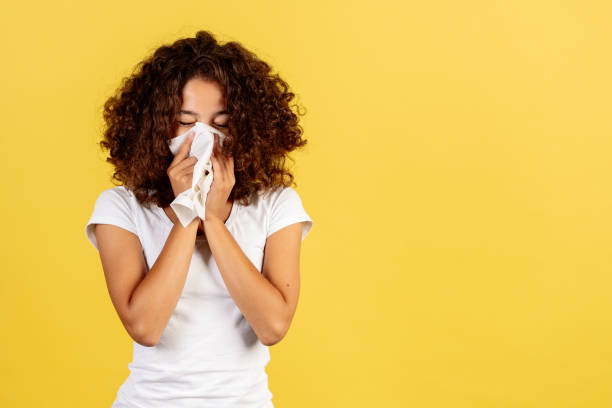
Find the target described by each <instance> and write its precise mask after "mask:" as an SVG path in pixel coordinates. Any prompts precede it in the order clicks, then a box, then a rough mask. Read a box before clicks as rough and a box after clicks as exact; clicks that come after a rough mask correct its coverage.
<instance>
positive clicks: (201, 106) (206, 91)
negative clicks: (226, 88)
mask: <svg viewBox="0 0 612 408" xmlns="http://www.w3.org/2000/svg"><path fill="white" fill-rule="evenodd" d="M182 95H183V108H185V109H189V110H204V111H205V110H209V109H218V108H222V107H224V106H225V95H224V92H223V87H222V86H221V85H220V84H219V83H217V82H211V81H205V80H203V79H201V78H192V79H190V80H189V81H187V82H186V83H185V86H184V87H183V91H182Z"/></svg>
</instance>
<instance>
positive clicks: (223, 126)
mask: <svg viewBox="0 0 612 408" xmlns="http://www.w3.org/2000/svg"><path fill="white" fill-rule="evenodd" d="M179 123H180V124H181V125H183V126H188V125H193V124H194V123H195V122H193V123H185V122H181V121H180V120H179ZM215 126H219V127H222V128H226V127H227V125H215Z"/></svg>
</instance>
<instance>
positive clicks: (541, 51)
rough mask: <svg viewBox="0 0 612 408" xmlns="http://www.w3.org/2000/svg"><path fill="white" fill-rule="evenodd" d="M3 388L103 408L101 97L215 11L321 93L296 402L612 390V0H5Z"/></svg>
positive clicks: (108, 395)
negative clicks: (89, 228) (96, 235)
mask: <svg viewBox="0 0 612 408" xmlns="http://www.w3.org/2000/svg"><path fill="white" fill-rule="evenodd" d="M0 20H1V24H0V34H1V38H2V50H3V57H2V63H1V64H0V78H1V79H0V80H1V81H2V83H1V85H2V88H1V89H2V91H3V97H2V102H1V104H2V105H1V108H2V118H3V120H2V122H1V124H0V126H1V131H2V136H1V139H0V140H1V146H0V147H1V149H2V152H3V154H4V159H3V160H2V162H1V164H0V166H1V170H2V174H3V192H4V193H3V200H2V204H1V211H2V214H3V231H4V233H3V236H2V242H1V244H2V245H1V248H2V256H1V265H0V267H1V269H2V275H1V276H2V283H1V284H0V295H1V296H0V299H1V300H0V302H2V303H1V306H2V309H3V311H4V313H3V323H2V326H3V330H2V336H1V339H0V349H1V350H2V353H1V355H2V357H1V359H2V367H3V369H2V373H1V374H0V375H1V376H2V377H1V378H0V380H1V382H2V387H0V389H1V391H0V406H6V407H108V406H110V403H111V402H112V401H113V399H114V398H115V393H116V391H117V388H118V387H119V385H120V384H121V383H122V382H123V381H124V380H125V378H126V376H127V375H128V368H127V364H128V362H129V361H130V359H131V351H132V349H131V339H130V338H129V336H128V335H127V333H126V332H125V330H124V329H123V327H122V326H121V323H120V321H119V319H118V317H117V316H116V313H115V311H114V309H113V307H112V304H111V302H110V298H109V296H108V293H107V289H106V286H105V281H104V275H103V271H102V269H101V265H100V261H99V258H98V254H97V252H96V251H95V249H94V248H93V247H92V246H91V244H90V243H89V242H88V241H87V239H86V237H85V235H84V231H83V229H84V226H85V223H86V221H87V219H88V217H89V216H90V214H91V211H92V210H93V204H94V201H95V198H96V197H97V195H98V194H99V193H100V192H101V191H102V190H103V189H106V188H109V187H112V184H111V183H110V175H111V168H110V166H109V165H107V164H106V163H105V162H104V158H105V156H104V154H103V153H102V152H100V151H99V150H98V147H97V145H96V143H97V141H98V140H99V138H100V136H101V129H102V116H101V107H102V104H103V102H104V100H105V99H106V98H107V97H108V96H110V94H111V93H112V91H113V90H114V89H115V88H116V87H117V86H118V85H119V83H120V80H121V78H122V77H124V76H126V75H128V74H129V73H130V72H131V70H132V68H133V67H134V66H135V64H136V63H137V62H138V61H140V60H141V59H142V58H144V57H145V56H146V55H148V54H149V53H150V52H151V51H153V50H154V49H155V48H156V47H158V46H159V45H161V44H163V43H169V42H172V41H174V40H175V39H177V38H179V37H182V36H191V35H193V34H194V33H195V32H196V31H197V30H198V29H207V30H211V31H213V32H214V33H216V34H217V35H218V37H219V39H220V40H222V41H225V40H237V41H240V42H242V43H243V44H244V45H245V46H247V47H248V48H250V49H252V50H253V51H255V52H256V53H257V54H258V55H259V56H260V57H261V58H263V59H265V60H266V61H269V62H270V63H271V64H272V65H273V67H274V68H275V70H277V72H279V73H280V74H281V76H282V77H284V78H285V79H286V80H287V81H288V82H289V83H290V85H291V86H292V87H293V90H294V91H295V93H296V94H298V97H299V99H298V102H299V103H301V104H302V105H303V106H305V107H306V109H307V114H306V116H305V117H304V121H303V126H304V129H305V132H306V137H307V138H308V139H309V144H308V147H307V148H306V149H305V150H304V151H302V152H299V153H297V154H294V155H293V157H294V158H295V159H296V165H295V167H294V171H295V174H296V177H297V179H296V180H297V183H298V185H297V187H296V190H297V191H298V192H299V194H300V196H301V197H302V201H303V204H304V207H305V209H306V211H307V212H308V213H309V214H310V215H311V217H312V218H313V220H314V227H313V230H312V233H311V234H310V235H309V236H308V238H307V239H306V240H305V241H304V244H303V250H302V258H301V265H302V270H301V271H302V275H301V276H302V280H301V282H302V290H301V295H300V304H299V307H298V310H297V313H296V315H295V319H294V321H293V325H292V327H291V329H290V331H289V333H288V335H287V336H286V337H285V339H283V340H282V341H281V342H280V343H278V344H277V345H275V346H272V347H271V349H270V351H271V354H272V360H271V362H270V364H269V365H268V370H267V371H268V374H269V377H270V390H271V391H272V393H273V394H274V398H273V402H274V403H275V406H277V407H280V408H288V407H308V408H310V407H419V408H423V407H444V408H447V407H453V408H455V407H470V408H474V407H538V408H540V407H555V408H560V407H609V406H612V387H610V381H611V379H612V351H611V348H610V347H611V344H612V318H611V317H610V310H611V308H612V298H611V296H610V293H611V285H612V276H611V265H612V255H611V253H612V252H611V247H612V245H611V244H612V240H611V235H610V234H611V231H612V211H611V210H612V193H611V189H610V180H611V179H612V177H611V176H612V170H611V165H610V158H611V153H612V143H611V141H610V140H611V137H610V135H611V132H610V131H611V130H612V121H611V113H612V112H611V108H612V102H611V96H610V95H611V94H612V81H611V79H610V78H611V72H612V58H611V53H610V51H611V50H612V41H611V40H612V29H611V25H610V21H612V6H611V4H610V2H604V1H601V2H593V1H578V0H568V1H563V2H559V1H533V0H529V1H516V0H513V1H511V0H507V1H496V2H490V1H475V0H468V1H427V2H421V1H420V2H405V1H388V0H382V1H375V2H362V1H335V2H334V1H300V2H291V1H289V2H288V1H257V2H250V1H249V2H247V1H243V2H232V1H230V2H227V1H226V2H202V1H181V2H176V3H172V4H170V3H169V2H167V1H135V2H126V1H114V0H111V1H106V2H104V3H99V4H93V3H91V2H77V1H70V2H68V1H59V2H42V1H39V2H36V3H31V2H17V3H11V4H10V6H9V5H5V6H4V7H3V10H2V13H0Z"/></svg>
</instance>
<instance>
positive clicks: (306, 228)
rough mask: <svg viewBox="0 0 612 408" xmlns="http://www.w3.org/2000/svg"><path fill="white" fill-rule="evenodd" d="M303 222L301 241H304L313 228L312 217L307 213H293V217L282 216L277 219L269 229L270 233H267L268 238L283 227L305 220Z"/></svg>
mask: <svg viewBox="0 0 612 408" xmlns="http://www.w3.org/2000/svg"><path fill="white" fill-rule="evenodd" d="M303 221H305V222H304V223H303V224H302V239H301V241H302V242H303V241H304V239H305V238H306V235H308V233H309V232H310V230H311V229H312V225H313V222H312V219H311V218H310V217H308V216H306V215H293V216H291V217H285V218H282V219H280V220H277V221H276V222H275V223H274V225H273V226H270V229H269V230H268V233H267V235H266V238H268V237H269V236H270V235H272V234H274V233H275V232H276V231H279V230H281V229H283V228H284V227H287V226H289V225H292V224H295V223H296V222H303Z"/></svg>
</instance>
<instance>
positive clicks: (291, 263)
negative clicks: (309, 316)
mask: <svg viewBox="0 0 612 408" xmlns="http://www.w3.org/2000/svg"><path fill="white" fill-rule="evenodd" d="M312 225H313V221H312V219H311V218H310V216H309V215H308V213H307V212H306V211H305V210H304V207H303V205H302V200H301V199H300V196H299V195H298V193H297V192H296V191H295V190H294V189H293V188H291V187H285V188H284V189H282V190H280V192H276V193H273V194H271V195H270V196H269V198H268V201H267V233H266V244H265V247H264V257H263V265H262V273H263V275H264V276H265V277H266V278H267V279H268V280H269V281H270V282H271V283H272V284H273V285H274V286H275V287H276V288H277V289H278V290H279V291H280V292H281V294H282V296H283V298H284V299H285V302H286V304H287V309H286V310H287V313H286V315H285V319H286V320H285V322H284V323H285V327H284V331H286V330H288V329H289V325H290V324H291V320H292V319H293V316H294V314H295V310H296V308H297V304H298V297H299V291H300V251H301V245H302V241H304V238H306V235H307V234H308V233H309V232H310V230H311V229H312ZM282 335H284V333H282Z"/></svg>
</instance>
